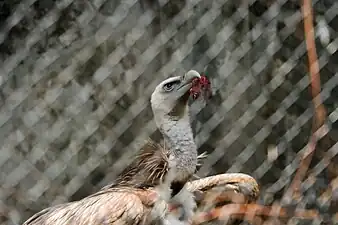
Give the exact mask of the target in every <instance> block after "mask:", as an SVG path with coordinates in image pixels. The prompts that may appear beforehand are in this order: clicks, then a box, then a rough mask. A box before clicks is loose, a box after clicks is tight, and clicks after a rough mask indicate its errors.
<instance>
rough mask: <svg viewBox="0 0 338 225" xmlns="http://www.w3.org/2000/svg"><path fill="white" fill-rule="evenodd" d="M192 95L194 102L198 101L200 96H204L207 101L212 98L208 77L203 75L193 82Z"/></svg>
mask: <svg viewBox="0 0 338 225" xmlns="http://www.w3.org/2000/svg"><path fill="white" fill-rule="evenodd" d="M190 95H191V96H192V98H193V99H194V100H196V99H197V98H198V97H199V96H200V95H202V96H203V97H204V98H205V99H208V98H210V97H211V84H210V81H209V80H208V78H207V77H206V76H204V75H202V76H201V77H200V78H195V79H194V80H193V81H192V87H191V88H190Z"/></svg>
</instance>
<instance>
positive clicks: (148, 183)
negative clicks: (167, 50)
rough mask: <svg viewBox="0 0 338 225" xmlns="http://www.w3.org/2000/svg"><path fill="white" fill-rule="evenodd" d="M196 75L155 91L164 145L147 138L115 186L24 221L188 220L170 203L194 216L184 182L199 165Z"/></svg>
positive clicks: (154, 107) (178, 78) (174, 80)
mask: <svg viewBox="0 0 338 225" xmlns="http://www.w3.org/2000/svg"><path fill="white" fill-rule="evenodd" d="M194 78H200V74H199V73H198V72H196V71H194V70H190V71H188V72H187V73H186V74H184V75H183V76H176V77H171V78H168V79H166V80H165V81H163V82H161V83H160V84H159V85H158V86H157V87H156V88H155V90H154V92H153V93H152V96H151V107H152V111H153V114H154V119H155V123H156V126H157V128H158V129H159V130H160V132H161V133H162V135H163V139H164V143H165V146H161V145H159V144H156V143H154V142H152V141H148V143H146V145H145V146H144V147H143V148H142V149H141V151H140V153H139V155H138V156H137V157H136V159H135V161H134V162H133V163H132V164H131V165H130V166H129V167H127V168H126V169H125V170H124V171H123V172H122V173H121V174H120V175H119V176H118V178H117V180H116V182H115V183H114V184H112V185H108V186H106V187H104V188H103V189H102V190H101V191H100V192H98V193H96V194H93V195H91V196H88V197H86V198H84V199H82V200H80V201H77V202H71V203H67V204H61V205H58V206H55V207H51V208H48V209H45V210H43V211H41V212H39V213H37V214H35V215H34V216H33V217H31V218H30V219H28V220H27V221H26V222H25V223H24V225H33V224H34V225H37V224H60V225H61V224H62V225H65V224H89V225H96V224H110V225H113V224H114V225H115V224H116V225H117V224H121V225H122V224H123V225H127V224H161V225H162V224H163V225H166V224H185V223H184V222H182V223H181V222H180V219H179V218H176V217H175V216H172V215H170V212H169V211H168V203H170V201H173V202H176V203H177V204H181V205H182V206H183V209H184V210H183V212H184V216H183V217H184V218H181V220H182V221H188V220H189V218H191V217H192V215H193V210H194V208H195V201H194V197H193V194H192V193H191V192H189V191H187V190H186V189H185V188H184V185H185V183H186V182H187V181H188V180H189V179H190V177H191V176H192V175H193V174H194V172H195V170H196V166H197V147H196V145H195V142H194V139H193V133H192V129H191V126H190V118H189V107H188V98H189V95H190V93H189V90H190V88H191V87H192V80H193V79H194ZM149 190H152V191H154V192H155V193H156V194H157V196H158V198H157V199H158V200H157V201H155V202H154V204H153V205H152V206H149V205H147V204H146V202H147V201H142V200H141V198H142V193H143V194H144V193H147V192H148V191H149ZM140 196H141V197H140Z"/></svg>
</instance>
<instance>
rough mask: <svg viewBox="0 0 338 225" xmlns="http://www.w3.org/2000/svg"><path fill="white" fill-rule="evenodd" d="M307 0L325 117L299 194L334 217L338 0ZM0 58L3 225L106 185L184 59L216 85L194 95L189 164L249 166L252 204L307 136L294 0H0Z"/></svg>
mask: <svg viewBox="0 0 338 225" xmlns="http://www.w3.org/2000/svg"><path fill="white" fill-rule="evenodd" d="M312 7H313V13H314V21H313V23H314V26H315V29H314V35H315V37H316V48H317V49H316V51H317V54H318V62H319V67H320V79H321V87H322V90H321V98H322V101H323V104H324V105H325V107H326V110H327V118H326V120H325V124H326V126H327V128H329V129H328V130H327V132H326V133H325V134H324V135H323V137H322V138H321V139H320V140H319V142H318V144H317V147H316V151H315V153H314V158H313V160H312V162H311V165H310V169H309V171H308V173H307V176H306V178H305V180H304V181H303V182H302V185H301V193H302V195H303V198H302V200H301V201H299V202H297V203H296V206H297V207H300V208H305V209H307V208H311V209H316V210H318V211H319V212H320V213H321V215H323V218H326V222H325V221H324V222H325V224H334V223H338V222H337V219H338V215H337V214H336V213H337V211H338V167H337V160H338V157H337V154H338V130H337V128H338V122H337V120H338V85H337V84H338V75H337V73H338V52H337V48H338V35H337V34H338V2H337V1H334V0H313V1H312ZM0 59H1V61H0V62H1V66H0V85H1V88H0V143H1V145H0V146H1V150H0V184H1V188H0V223H1V224H8V225H12V224H20V223H22V222H23V221H25V220H26V219H28V218H29V217H30V216H32V215H33V214H34V213H36V212H38V211H40V210H42V209H43V208H46V207H49V206H51V205H55V204H59V203H64V202H68V201H74V200H78V199H81V198H83V197H85V196H88V195H89V194H91V193H94V192H95V191H97V190H99V189H100V188H101V187H103V186H104V185H107V184H109V183H111V182H112V181H113V180H114V178H115V177H116V176H117V174H118V173H119V172H121V171H122V169H124V168H125V167H126V166H127V165H128V164H129V163H130V162H131V161H132V159H133V156H134V155H135V154H136V153H137V151H138V150H139V149H140V147H141V146H142V145H143V143H144V141H145V140H146V139H147V138H148V137H151V138H153V139H155V140H158V138H159V133H158V131H156V127H155V124H154V122H153V119H152V117H153V115H152V112H151V109H150V104H149V99H150V95H151V93H152V91H153V90H154V87H155V86H156V85H157V84H158V83H159V82H161V81H162V80H164V79H165V78H167V77H169V76H172V75H181V74H183V73H184V72H186V71H188V70H190V69H195V70H197V71H200V72H204V73H205V74H206V75H207V76H208V77H209V78H210V80H211V83H212V89H213V97H212V98H211V99H210V100H209V101H208V102H204V101H195V102H193V103H192V105H191V118H192V126H193V131H194V134H195V139H196V143H197V145H198V147H199V152H200V153H202V152H205V151H206V152H207V153H208V154H209V155H208V157H207V158H206V159H205V160H204V162H203V165H202V166H201V168H200V169H199V171H198V173H197V175H199V176H201V177H204V176H207V175H210V174H218V173H225V172H244V173H247V174H249V175H251V176H253V177H254V178H255V179H256V180H257V181H258V183H259V184H260V188H261V193H260V197H259V202H260V203H262V204H264V205H271V204H273V203H274V202H276V201H280V199H281V196H282V195H283V193H284V192H285V190H286V189H287V188H288V186H289V185H290V183H291V180H292V178H293V176H294V174H295V171H296V170H297V168H298V167H299V155H300V153H301V152H304V151H305V148H306V144H307V142H308V140H309V138H310V135H311V127H312V119H313V115H314V107H313V104H312V97H311V93H310V79H309V76H308V74H309V67H308V58H307V50H306V43H305V35H304V28H303V16H302V11H301V1H298V0H237V1H236V0H214V1H210V0H139V1H137V0H123V1H120V0H4V1H1V2H0ZM293 222H294V221H293ZM293 222H292V220H290V221H289V224H293ZM317 222H318V221H317ZM306 224H311V221H310V222H309V221H307V222H306ZM314 224H315V223H314ZM322 224H323V221H322Z"/></svg>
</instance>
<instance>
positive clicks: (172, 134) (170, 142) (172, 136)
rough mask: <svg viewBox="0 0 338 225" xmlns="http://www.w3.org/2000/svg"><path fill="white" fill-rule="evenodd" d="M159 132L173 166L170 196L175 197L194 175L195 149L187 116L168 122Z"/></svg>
mask: <svg viewBox="0 0 338 225" xmlns="http://www.w3.org/2000/svg"><path fill="white" fill-rule="evenodd" d="M165 124H166V125H165V126H163V127H162V128H163V129H162V130H161V132H162V135H163V137H164V142H165V148H167V149H168V150H169V153H170V157H169V158H170V161H172V162H173V166H174V168H173V169H174V171H175V172H174V173H175V174H174V178H173V180H172V181H171V189H172V196H174V195H176V194H177V193H178V192H179V191H180V190H181V189H182V188H183V186H184V185H185V183H186V182H187V181H188V180H189V179H190V177H191V176H192V175H193V174H194V172H195V170H196V166H197V147H196V144H195V142H194V138H193V133H192V129H191V125H190V119H189V116H187V114H185V116H183V117H181V118H180V119H179V120H168V121H166V123H165Z"/></svg>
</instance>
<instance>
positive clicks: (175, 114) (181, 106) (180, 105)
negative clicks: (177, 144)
mask: <svg viewBox="0 0 338 225" xmlns="http://www.w3.org/2000/svg"><path fill="white" fill-rule="evenodd" d="M189 96H190V94H189V93H188V92H187V93H185V94H184V95H183V96H182V97H180V98H179V99H178V101H177V103H176V105H175V106H174V107H173V109H172V110H171V111H170V112H169V116H170V117H171V118H172V119H173V120H179V119H180V118H182V117H183V116H184V115H185V113H186V110H187V103H188V100H189Z"/></svg>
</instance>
